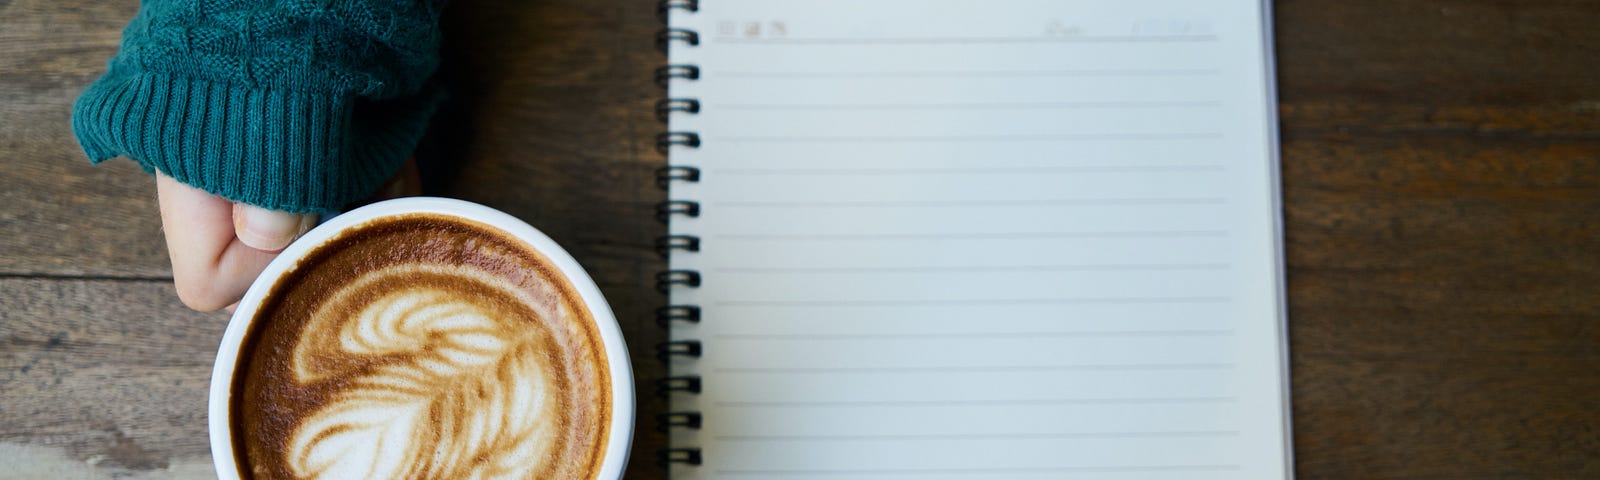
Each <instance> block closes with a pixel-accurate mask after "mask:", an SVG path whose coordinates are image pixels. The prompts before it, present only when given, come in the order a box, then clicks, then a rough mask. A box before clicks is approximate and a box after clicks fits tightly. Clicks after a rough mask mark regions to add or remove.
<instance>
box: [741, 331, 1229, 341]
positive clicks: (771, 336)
mask: <svg viewBox="0 0 1600 480" xmlns="http://www.w3.org/2000/svg"><path fill="white" fill-rule="evenodd" d="M1232 334H1233V330H1228V329H1222V330H1129V331H1104V332H1092V331H1076V332H1049V331H1045V332H1037V331H1035V332H965V333H721V334H716V335H712V336H711V338H715V339H721V340H772V341H788V340H796V341H800V340H803V341H816V340H948V339H962V340H977V339H985V338H1050V337H1054V338H1060V337H1068V338H1145V337H1223V336H1228V335H1232Z"/></svg>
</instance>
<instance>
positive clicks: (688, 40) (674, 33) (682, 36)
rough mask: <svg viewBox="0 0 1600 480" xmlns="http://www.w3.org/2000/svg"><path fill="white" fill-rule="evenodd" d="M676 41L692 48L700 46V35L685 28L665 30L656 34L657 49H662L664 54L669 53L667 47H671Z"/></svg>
mask: <svg viewBox="0 0 1600 480" xmlns="http://www.w3.org/2000/svg"><path fill="white" fill-rule="evenodd" d="M674 40H676V41H679V42H683V43H684V44H685V45H688V46H691V47H698V46H700V34H699V33H695V31H694V30H689V29H684V28H665V29H662V30H661V31H658V32H656V48H658V49H660V50H661V51H662V52H663V53H665V52H666V51H667V46H668V45H671V44H672V42H673V41H674Z"/></svg>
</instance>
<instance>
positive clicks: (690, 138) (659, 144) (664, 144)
mask: <svg viewBox="0 0 1600 480" xmlns="http://www.w3.org/2000/svg"><path fill="white" fill-rule="evenodd" d="M673 145H681V146H685V147H689V148H700V134H698V133H694V132H661V133H659V134H656V150H657V151H660V152H661V153H667V149H669V148H672V146H673Z"/></svg>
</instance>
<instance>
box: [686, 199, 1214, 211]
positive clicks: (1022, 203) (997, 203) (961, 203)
mask: <svg viewBox="0 0 1600 480" xmlns="http://www.w3.org/2000/svg"><path fill="white" fill-rule="evenodd" d="M1227 200H1228V199H1227V198H1226V197H1193V198H1061V199H1045V200H951V201H938V200H882V201H814V202H798V201H796V202H785V201H756V200H737V201H731V200H730V201H720V202H711V203H709V205H711V206H717V207H742V208H858V207H860V208H874V207H887V208H895V207H1028V206H1045V205H1217V204H1222V203H1226V202H1227Z"/></svg>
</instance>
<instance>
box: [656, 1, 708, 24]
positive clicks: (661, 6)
mask: <svg viewBox="0 0 1600 480" xmlns="http://www.w3.org/2000/svg"><path fill="white" fill-rule="evenodd" d="M672 10H683V11H686V12H689V13H694V12H698V11H700V0H661V1H660V2H657V3H656V15H659V16H660V17H661V21H663V22H665V21H666V20H667V12H671V11H672Z"/></svg>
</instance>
